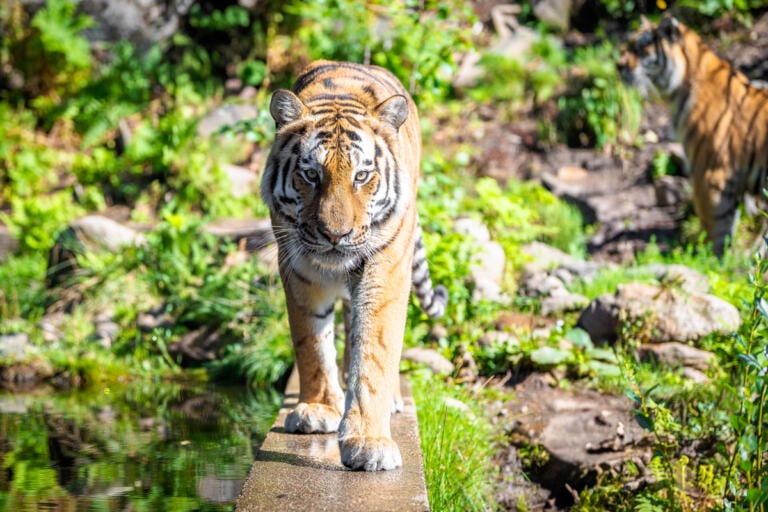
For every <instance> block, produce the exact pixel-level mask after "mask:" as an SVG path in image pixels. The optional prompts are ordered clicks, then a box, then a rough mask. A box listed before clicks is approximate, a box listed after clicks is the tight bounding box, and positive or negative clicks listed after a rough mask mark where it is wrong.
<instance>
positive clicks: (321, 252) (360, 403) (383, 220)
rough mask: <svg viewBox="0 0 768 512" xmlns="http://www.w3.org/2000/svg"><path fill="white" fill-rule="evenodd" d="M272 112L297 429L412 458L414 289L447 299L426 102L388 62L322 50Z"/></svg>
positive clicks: (270, 185) (277, 224)
mask: <svg viewBox="0 0 768 512" xmlns="http://www.w3.org/2000/svg"><path fill="white" fill-rule="evenodd" d="M270 111H271V113H272V117H273V118H274V119H275V122H276V125H277V133H276V135H275V141H274V143H273V145H272V149H271V151H270V154H269V157H268V159H267V163H266V166H265V170H264V174H263V177H262V182H261V189H262V197H263V198H264V200H265V202H266V203H267V205H268V206H269V209H270V213H271V218H272V226H273V230H274V233H275V238H276V240H277V244H278V260H279V267H280V276H281V279H282V283H283V289H284V291H285V295H286V302H287V307H288V318H289V323H290V328H291V338H292V340H293V345H294V350H295V352H296V364H297V366H298V370H299V380H300V392H299V404H298V405H297V407H296V408H295V409H294V410H293V411H292V412H291V413H290V414H289V415H288V417H287V419H286V421H285V428H286V430H287V431H289V432H305V433H309V432H333V431H336V430H338V432H339V445H340V451H341V461H342V463H343V464H344V465H346V466H348V467H350V468H352V469H361V470H367V471H375V470H383V469H392V468H395V467H398V466H401V465H402V458H401V456H400V451H399V449H398V447H397V445H396V444H395V442H394V441H393V440H392V436H391V432H390V414H391V411H392V409H393V401H397V399H399V387H398V386H399V384H398V371H399V361H400V355H401V352H402V343H403V335H404V330H405V322H406V316H407V308H408V301H409V294H410V290H411V289H412V288H413V289H414V291H415V293H416V295H417V296H418V298H419V302H420V303H421V305H422V307H423V308H424V309H425V310H426V312H427V313H428V314H429V315H430V316H432V317H434V316H439V315H441V314H442V313H443V312H444V311H445V303H446V301H447V293H446V292H445V289H444V288H442V287H437V288H435V289H433V288H432V284H431V280H430V278H429V269H428V267H427V266H426V261H425V259H424V258H425V253H424V250H423V242H422V239H421V232H420V230H419V228H418V216H417V213H416V186H417V183H418V174H419V162H420V158H421V138H420V137H421V135H420V130H419V120H418V115H417V112H416V106H415V104H414V103H413V100H412V99H411V98H410V96H409V95H408V93H407V92H406V90H405V89H404V88H403V86H402V85H401V84H400V82H399V81H398V80H397V79H396V78H395V77H394V76H393V75H392V74H391V73H389V72H388V71H386V70H384V69H383V68H379V67H375V66H363V65H359V64H352V63H344V62H329V61H319V62H316V63H314V64H312V65H310V66H309V67H308V68H307V69H306V70H304V72H303V73H302V74H301V75H300V76H299V77H298V78H297V80H296V83H295V84H294V87H293V89H292V90H291V91H288V90H278V91H276V92H275V93H274V95H273V97H272V102H271V105H270ZM416 277H418V282H416V281H415V279H416ZM339 299H341V300H343V301H345V302H346V303H348V310H349V315H348V316H349V318H348V328H347V332H346V333H345V335H346V337H347V339H346V346H347V349H346V350H347V351H348V354H346V355H345V358H346V359H347V360H348V376H347V379H346V394H345V393H344V392H343V391H342V388H341V386H340V385H339V372H338V368H337V357H336V351H335V348H334V324H335V322H334V321H335V316H336V315H335V304H336V302H337V301H338V300H339Z"/></svg>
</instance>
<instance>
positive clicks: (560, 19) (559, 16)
mask: <svg viewBox="0 0 768 512" xmlns="http://www.w3.org/2000/svg"><path fill="white" fill-rule="evenodd" d="M533 13H534V14H535V15H536V17H537V18H539V19H540V20H541V21H543V22H545V23H547V24H549V25H552V26H553V27H555V28H557V29H558V30H560V31H562V32H565V31H567V30H568V27H569V25H570V21H571V0H538V1H535V2H533Z"/></svg>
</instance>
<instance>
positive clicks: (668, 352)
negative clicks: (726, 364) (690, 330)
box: [637, 341, 716, 371]
mask: <svg viewBox="0 0 768 512" xmlns="http://www.w3.org/2000/svg"><path fill="white" fill-rule="evenodd" d="M637 351H638V355H639V356H640V359H642V360H651V361H655V362H656V363H658V364H661V365H664V366H671V367H678V366H684V367H689V368H694V369H696V370H700V371H705V370H707V369H709V368H711V367H712V365H713V364H714V363H715V361H716V357H715V354H713V353H712V352H709V351H707V350H701V349H698V348H696V347H692V346H690V345H686V344H685V343H679V342H677V341H672V342H669V343H645V344H643V345H640V347H638V350H637Z"/></svg>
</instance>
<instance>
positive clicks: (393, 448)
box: [339, 437, 403, 471]
mask: <svg viewBox="0 0 768 512" xmlns="http://www.w3.org/2000/svg"><path fill="white" fill-rule="evenodd" d="M339 449H340V450H341V463H342V464H344V465H345V466H347V467H348V468H350V469H356V470H363V471H380V470H388V469H395V468H398V467H400V466H402V465H403V459H402V457H401V456H400V449H399V448H398V447H397V443H395V442H394V441H393V440H392V439H390V438H388V437H347V438H345V439H340V440H339Z"/></svg>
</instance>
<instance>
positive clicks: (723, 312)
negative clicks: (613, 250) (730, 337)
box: [577, 283, 741, 343]
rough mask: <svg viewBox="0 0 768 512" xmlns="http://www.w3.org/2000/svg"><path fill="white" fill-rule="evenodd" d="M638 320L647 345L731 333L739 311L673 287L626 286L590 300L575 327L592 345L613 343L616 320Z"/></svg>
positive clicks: (712, 296) (616, 335) (712, 297)
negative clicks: (595, 343) (587, 336)
mask: <svg viewBox="0 0 768 512" xmlns="http://www.w3.org/2000/svg"><path fill="white" fill-rule="evenodd" d="M620 318H623V320H626V321H627V322H637V321H641V322H643V323H644V325H645V326H646V327H647V328H646V329H644V332H645V333H646V336H647V338H648V339H645V340H642V341H645V342H650V343H661V342H667V341H680V342H685V341H695V340H698V339H699V338H701V337H702V336H706V335H707V334H711V333H713V332H720V333H730V332H733V331H735V330H736V329H738V327H739V326H740V325H741V317H740V315H739V311H738V309H736V307H734V306H733V305H732V304H730V303H729V302H727V301H724V300H723V299H720V298H718V297H715V296H714V295H710V294H701V293H694V292H691V293H689V292H688V291H685V290H681V289H679V288H677V287H673V286H666V287H664V286H655V285H649V284H643V283H628V284H624V285H621V286H619V288H618V290H617V292H616V293H615V294H612V295H611V294H606V295H603V296H601V297H598V298H597V299H595V300H594V301H592V302H591V303H590V304H589V306H587V308H586V309H585V310H584V311H582V313H581V316H580V317H579V320H578V322H577V326H578V327H581V328H582V329H584V330H585V331H587V332H588V333H589V335H590V337H591V338H592V340H593V341H595V342H601V341H609V342H610V341H614V340H616V338H617V337H618V328H619V319H620Z"/></svg>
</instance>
